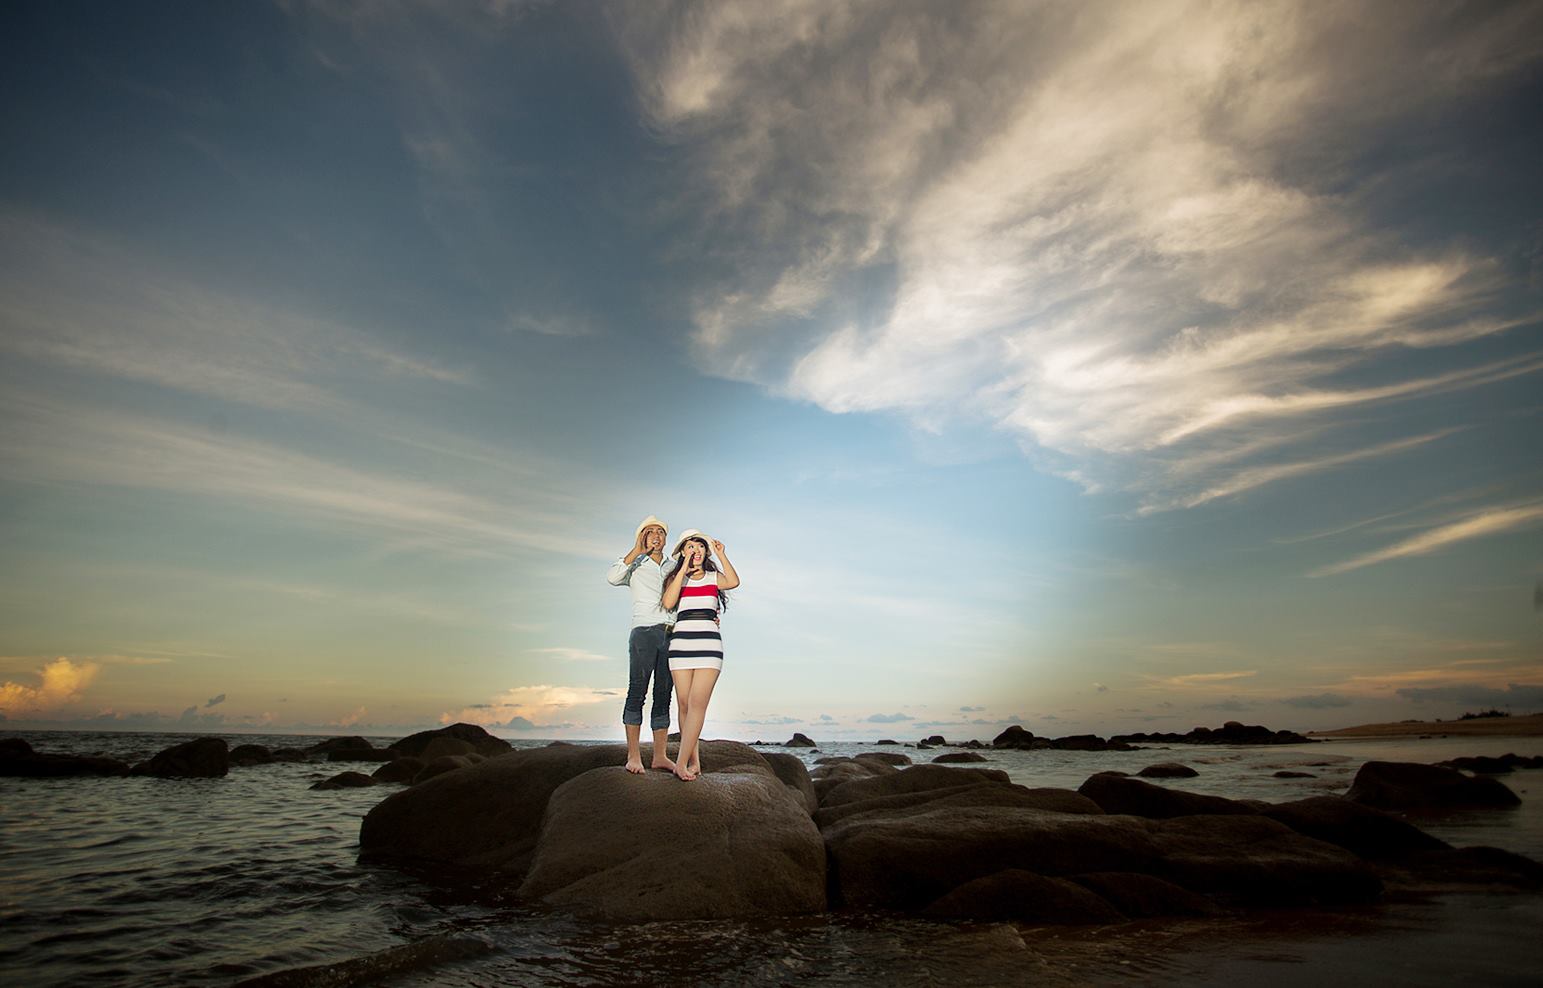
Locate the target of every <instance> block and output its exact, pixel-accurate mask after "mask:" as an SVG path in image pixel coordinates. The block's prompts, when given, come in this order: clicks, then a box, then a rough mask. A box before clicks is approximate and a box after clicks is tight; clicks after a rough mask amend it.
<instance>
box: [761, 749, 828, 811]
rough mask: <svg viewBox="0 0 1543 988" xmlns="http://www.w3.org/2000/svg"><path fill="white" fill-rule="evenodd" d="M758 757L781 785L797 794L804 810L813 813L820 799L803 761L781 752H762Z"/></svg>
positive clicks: (795, 756)
mask: <svg viewBox="0 0 1543 988" xmlns="http://www.w3.org/2000/svg"><path fill="white" fill-rule="evenodd" d="M760 755H761V757H762V758H764V759H766V761H767V763H768V764H770V765H771V770H772V771H773V772H775V773H776V774H777V778H778V779H779V780H780V781H781V782H782V784H783V785H785V786H787V787H788V788H789V789H791V790H793V791H794V792H796V793H798V798H799V800H800V801H801V802H802V803H803V805H804V809H806V810H807V811H808V812H810V813H813V812H814V811H815V809H816V808H818V807H819V805H820V797H819V796H817V795H816V794H815V791H814V781H813V780H812V779H810V778H809V769H807V768H805V767H804V762H803V759H801V758H799V757H798V756H797V755H790V754H788V753H786V752H783V751H763V752H760Z"/></svg>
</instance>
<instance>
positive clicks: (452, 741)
mask: <svg viewBox="0 0 1543 988" xmlns="http://www.w3.org/2000/svg"><path fill="white" fill-rule="evenodd" d="M476 750H477V746H476V745H474V744H472V743H471V742H469V741H462V740H461V739H460V738H453V737H450V736H449V735H446V734H442V735H440V736H439V737H437V738H430V739H429V743H428V744H426V745H424V746H423V750H422V751H420V752H418V757H419V758H421V759H423V760H424V761H426V762H431V761H433V760H434V759H436V758H439V757H440V756H442V755H470V754H473V753H475V752H476Z"/></svg>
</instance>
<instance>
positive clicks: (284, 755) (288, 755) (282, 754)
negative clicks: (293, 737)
mask: <svg viewBox="0 0 1543 988" xmlns="http://www.w3.org/2000/svg"><path fill="white" fill-rule="evenodd" d="M269 754H270V755H272V756H273V760H274V761H276V762H303V761H305V760H306V757H305V749H304V748H274V749H273V750H272V751H271V752H269Z"/></svg>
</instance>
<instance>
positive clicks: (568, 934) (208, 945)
mask: <svg viewBox="0 0 1543 988" xmlns="http://www.w3.org/2000/svg"><path fill="white" fill-rule="evenodd" d="M4 736H7V737H22V738H24V739H25V740H27V741H28V742H29V743H30V744H31V745H32V746H33V747H34V748H35V749H36V750H38V751H40V752H57V753H68V754H83V755H91V754H100V755H107V756H111V757H115V758H120V759H123V760H125V761H130V762H133V761H136V760H139V759H142V758H146V757H148V756H150V755H152V754H154V753H155V752H157V751H159V750H161V749H162V748H165V747H167V746H169V745H172V744H176V743H179V742H181V741H184V740H188V739H189V738H190V737H193V736H195V735H187V734H134V733H108V732H43V731H31V732H28V731H21V732H5V734H4ZM225 737H226V739H227V740H228V741H230V742H231V744H232V746H234V745H235V744H239V743H255V744H263V745H268V746H270V747H296V746H305V745H309V744H312V743H315V742H317V741H320V740H323V738H321V737H304V736H294V735H282V736H278V735H274V736H264V735H225ZM371 740H372V741H374V742H375V743H376V744H377V745H381V746H384V745H385V744H388V743H390V742H391V741H394V740H396V739H395V738H372V739H371ZM513 743H514V744H515V746H516V747H540V746H541V745H543V744H544V743H545V742H544V741H516V742H513ZM766 750H772V751H787V752H789V753H791V754H794V755H797V756H799V757H800V758H803V759H804V760H805V761H806V762H808V763H810V764H811V766H812V764H813V761H814V759H816V758H819V757H821V756H822V755H843V754H847V755H850V754H857V753H860V752H862V751H873V750H887V751H904V752H905V753H906V754H909V755H911V756H912V757H913V758H915V759H917V760H923V759H926V758H928V757H930V756H933V755H937V754H941V753H943V751H944V750H946V749H939V750H934V751H915V750H909V749H901V748H884V749H875V748H874V746H873V745H871V744H856V743H840V742H836V743H822V744H821V746H820V749H819V752H818V753H815V752H811V751H809V750H808V749H798V748H790V749H784V748H780V747H772V748H768V749H766ZM1511 751H1514V752H1516V753H1517V754H1521V755H1537V754H1543V739H1535V738H1520V739H1509V738H1441V737H1433V738H1430V739H1423V740H1416V739H1404V738H1401V739H1396V740H1385V741H1384V740H1362V739H1357V740H1344V741H1340V740H1335V741H1328V742H1323V743H1317V744H1304V745H1289V746H1273V747H1197V746H1189V745H1172V746H1165V745H1148V746H1143V748H1142V749H1141V750H1138V751H1132V752H1063V751H987V752H983V754H985V755H986V756H987V758H989V759H990V761H989V762H988V763H987V765H986V766H984V767H991V768H1000V769H1003V770H1005V771H1006V772H1007V773H1008V774H1009V775H1010V776H1011V778H1012V779H1013V781H1014V782H1019V783H1023V784H1025V785H1030V786H1058V787H1065V788H1069V789H1075V788H1076V787H1077V786H1078V785H1080V784H1081V783H1082V781H1083V780H1084V779H1086V778H1087V777H1088V776H1089V775H1091V774H1092V773H1094V772H1098V771H1103V770H1105V769H1120V770H1123V771H1128V772H1134V771H1135V770H1137V769H1139V768H1141V767H1142V766H1144V765H1148V764H1151V763H1153V762H1159V761H1181V762H1184V763H1185V764H1188V765H1190V766H1192V767H1194V768H1195V769H1196V770H1197V771H1199V772H1200V775H1199V776H1198V777H1196V778H1191V779H1180V780H1174V781H1172V782H1166V783H1163V784H1167V785H1172V786H1175V787H1178V788H1183V789H1188V790H1192V791H1196V792H1205V793H1212V794H1216V795H1221V796H1229V797H1233V798H1253V799H1264V800H1269V801H1284V800H1290V799H1299V798H1302V797H1304V796H1311V795H1323V794H1337V793H1342V792H1343V791H1344V790H1345V789H1346V788H1347V787H1348V786H1349V784H1350V780H1351V779H1352V777H1353V776H1354V774H1355V771H1356V769H1357V768H1358V767H1359V766H1360V765H1361V764H1362V763H1363V762H1365V761H1368V760H1373V759H1376V760H1392V761H1419V762H1436V761H1441V760H1444V759H1447V758H1453V757H1457V756H1461V755H1500V754H1504V753H1506V752H1511ZM350 768H362V770H363V771H366V772H368V771H371V770H372V769H373V768H374V766H373V765H363V766H357V765H354V764H352V763H277V764H272V765H263V766H253V767H247V768H239V767H233V768H232V769H231V771H230V774H229V775H228V776H226V777H225V778H220V779H154V778H109V779H98V778H67V779H15V778H4V779H0V984H4V985H7V986H29V988H30V986H39V988H41V986H81V985H114V986H118V985H123V986H140V985H144V986H162V985H233V984H237V983H239V982H241V981H243V980H245V979H250V978H255V977H258V976H265V975H267V976H271V980H272V981H273V982H274V983H282V984H294V985H311V986H319V985H341V984H371V985H374V984H389V985H403V986H411V985H443V986H482V985H532V986H534V985H572V986H598V985H606V986H610V985H628V984H640V985H641V984H663V983H671V984H679V985H683V986H690V985H725V986H728V985H746V984H756V985H806V984H808V985H831V986H845V985H870V984H883V985H885V986H886V988H893V986H900V985H934V984H935V985H948V986H951V988H952V986H960V985H975V984H979V985H997V984H1054V985H1059V984H1145V983H1184V984H1195V985H1207V984H1215V985H1223V984H1227V985H1232V984H1236V983H1237V982H1238V981H1239V980H1240V979H1246V980H1247V981H1249V982H1250V988H1262V986H1266V985H1274V984H1279V985H1287V984H1292V985H1296V984H1301V983H1303V981H1304V980H1311V981H1313V982H1315V983H1316V986H1315V988H1322V986H1325V985H1334V984H1352V983H1357V984H1364V983H1365V982H1367V981H1369V980H1376V981H1389V980H1391V981H1394V982H1396V983H1400V984H1411V985H1451V984H1484V985H1497V984H1500V985H1503V984H1518V985H1520V984H1536V983H1537V979H1538V972H1539V971H1543V948H1540V947H1539V946H1538V944H1537V931H1538V930H1540V929H1543V896H1539V895H1533V894H1526V893H1517V894H1497V893H1484V894H1476V893H1463V892H1455V893H1453V894H1450V895H1442V896H1438V897H1434V898H1431V899H1428V900H1421V901H1412V902H1411V901H1401V902H1393V903H1388V904H1385V905H1379V906H1375V907H1363V908H1358V909H1348V910H1334V911H1327V912H1326V911H1321V910H1320V911H1311V912H1305V911H1284V910H1283V911H1279V912H1270V913H1260V914H1257V915H1251V916H1250V917H1249V918H1248V919H1247V920H1229V921H1227V922H1225V923H1218V922H1217V921H1198V920H1186V921H1161V922H1159V921H1150V920H1148V921H1141V922H1132V923H1127V924H1120V925H1118V926H1111V927H1092V928H1068V927H1046V928H1028V927H1016V926H1013V925H1011V924H1001V923H993V924H959V925H942V924H935V923H928V922H922V921H916V920H908V919H899V918H894V917H886V916H872V915H848V914H832V915H829V916H819V917H803V918H791V919H785V920H774V921H761V922H754V923H741V922H735V923H725V922H708V921H700V922H684V923H653V924H644V925H641V926H629V927H618V926H606V925H599V924H593V923H586V922H581V921H578V920H574V919H572V918H569V917H566V916H564V915H562V914H560V913H555V912H551V911H549V910H546V909H544V908H540V907H535V906H532V905H530V904H527V903H523V902H520V901H518V900H517V899H516V898H515V897H514V896H513V894H512V893H511V891H510V890H508V889H506V888H502V887H500V886H498V885H497V884H488V885H485V886H468V885H466V884H464V883H463V882H462V883H454V884H448V883H445V882H443V881H440V880H439V879H438V878H437V876H435V875H433V874H424V873H410V872H405V871H401V870H398V869H395V868H388V867H383V866H373V865H361V864H359V863H358V861H357V860H356V856H357V853H358V834H359V821H360V819H361V818H362V817H363V815H364V814H365V813H366V812H367V811H368V810H369V809H370V807H372V806H374V805H375V804H376V803H377V802H379V801H380V800H381V799H384V798H385V797H386V796H387V795H389V794H390V793H391V792H394V791H396V789H397V788H398V787H396V786H377V787H374V788H366V789H342V790H331V791H311V790H310V789H309V788H308V787H309V786H310V785H311V783H313V782H316V781H319V780H321V779H324V778H327V777H329V776H331V775H333V774H336V773H337V772H341V771H345V770H348V769H350ZM1279 769H1291V770H1295V771H1302V772H1309V773H1312V774H1313V775H1314V776H1316V777H1315V778H1304V779H1280V778H1275V777H1274V776H1273V774H1272V773H1273V772H1275V771H1277V770H1279ZM1501 778H1502V780H1503V781H1504V782H1505V783H1506V784H1507V785H1508V786H1510V787H1511V788H1512V789H1513V790H1515V791H1516V792H1517V794H1518V795H1520V796H1521V798H1522V804H1521V806H1520V807H1517V808H1515V809H1509V810H1495V811H1483V812H1465V813H1457V814H1450V815H1446V816H1442V817H1440V818H1439V819H1435V820H1426V821H1421V825H1422V826H1423V827H1424V828H1425V829H1426V830H1428V831H1430V832H1431V833H1433V834H1435V835H1437V836H1439V837H1441V838H1443V839H1444V840H1447V841H1449V842H1451V843H1453V844H1456V845H1459V846H1467V845H1474V844H1483V845H1489V846H1494V847H1500V848H1503V849H1505V850H1508V851H1514V852H1517V853H1520V854H1525V855H1528V856H1530V857H1532V858H1534V859H1537V860H1543V771H1538V770H1523V771H1518V772H1516V773H1513V774H1511V775H1507V776H1502V777H1501ZM350 962H352V966H351V967H350V966H348V965H349V963H350ZM316 965H333V966H334V967H332V968H330V969H328V970H326V971H322V972H315V971H300V972H299V973H296V974H293V975H291V976H289V977H287V978H286V977H284V976H283V975H282V974H281V973H280V972H287V971H297V969H305V968H309V967H312V966H316ZM338 965H343V966H341V967H339V966H338Z"/></svg>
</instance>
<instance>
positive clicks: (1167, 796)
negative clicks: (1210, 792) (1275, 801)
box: [1077, 772, 1257, 819]
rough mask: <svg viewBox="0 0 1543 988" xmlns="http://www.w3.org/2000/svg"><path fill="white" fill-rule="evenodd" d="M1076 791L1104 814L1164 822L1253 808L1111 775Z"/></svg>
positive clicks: (1095, 778) (1100, 776) (1094, 779)
mask: <svg viewBox="0 0 1543 988" xmlns="http://www.w3.org/2000/svg"><path fill="white" fill-rule="evenodd" d="M1077 791H1078V792H1080V793H1082V794H1083V795H1084V796H1086V797H1088V798H1089V799H1091V800H1092V801H1093V802H1095V803H1097V804H1098V805H1099V806H1102V807H1103V808H1104V812H1105V813H1125V814H1129V815H1131V816H1144V817H1152V818H1155V819H1165V818H1168V817H1176V816H1194V815H1195V814H1239V815H1241V814H1252V813H1255V812H1257V811H1256V810H1255V809H1254V808H1253V807H1251V806H1249V805H1247V804H1245V803H1240V802H1238V801H1237V800H1233V799H1225V798H1223V797H1221V796H1206V795H1204V794H1202V793H1198V792H1185V791H1184V790H1182V789H1167V788H1165V787H1163V786H1155V785H1153V784H1152V783H1150V782H1142V781H1141V780H1140V779H1137V778H1133V777H1131V776H1126V775H1115V774H1114V773H1112V772H1099V773H1098V774H1097V775H1092V776H1089V777H1088V779H1087V781H1086V782H1084V783H1083V784H1082V785H1081V786H1079V787H1078V788H1077Z"/></svg>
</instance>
